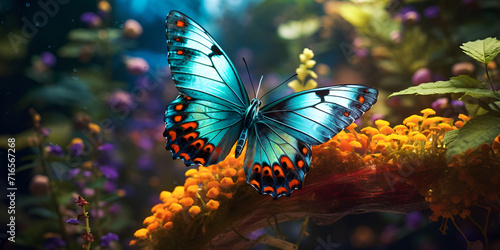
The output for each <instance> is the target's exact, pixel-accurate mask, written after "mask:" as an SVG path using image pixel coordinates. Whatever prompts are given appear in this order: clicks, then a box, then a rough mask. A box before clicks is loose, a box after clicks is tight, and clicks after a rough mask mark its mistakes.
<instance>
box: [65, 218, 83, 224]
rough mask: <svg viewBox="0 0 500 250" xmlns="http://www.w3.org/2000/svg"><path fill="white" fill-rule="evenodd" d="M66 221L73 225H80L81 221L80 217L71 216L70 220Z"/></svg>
mask: <svg viewBox="0 0 500 250" xmlns="http://www.w3.org/2000/svg"><path fill="white" fill-rule="evenodd" d="M66 223H68V224H71V225H80V221H79V220H78V219H74V218H70V219H69V220H67V221H66Z"/></svg>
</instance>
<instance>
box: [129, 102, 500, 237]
mask: <svg viewBox="0 0 500 250" xmlns="http://www.w3.org/2000/svg"><path fill="white" fill-rule="evenodd" d="M421 113H422V115H412V116H410V117H408V118H406V119H404V121H403V124H400V125H396V126H394V127H392V126H390V124H389V122H387V121H384V120H377V121H376V122H375V125H376V127H365V128H362V129H361V130H359V132H358V131H356V124H351V125H350V126H349V127H347V128H346V130H345V131H342V132H340V133H339V134H337V135H336V136H335V137H333V138H332V139H331V140H330V141H328V142H326V143H324V144H322V145H319V146H315V147H313V157H312V164H311V172H312V171H320V172H321V171H331V173H330V172H329V173H325V174H324V175H325V176H328V175H329V174H339V173H340V174H341V173H349V172H352V171H354V170H357V169H362V168H367V167H368V168H372V169H374V170H375V169H377V170H378V169H380V170H382V171H389V173H390V171H393V170H394V169H396V170H400V169H402V168H404V167H405V164H411V167H412V168H413V169H414V170H413V172H412V173H411V174H409V175H407V176H405V182H406V183H410V184H411V185H413V186H415V188H416V189H417V190H418V192H419V193H420V194H421V195H422V200H424V197H425V201H427V202H429V207H430V209H431V210H432V211H433V214H432V215H431V217H430V218H431V220H433V221H436V220H437V219H438V218H439V217H443V218H444V219H445V220H444V221H443V222H444V223H445V222H446V221H447V220H448V219H451V220H453V217H454V216H457V215H458V216H461V217H463V218H470V219H472V217H471V216H470V207H471V206H482V207H485V208H486V209H488V211H490V210H491V208H494V209H498V208H499V190H500V162H499V161H498V160H497V159H498V158H497V157H499V156H500V135H499V136H498V137H497V138H496V139H495V142H494V143H493V144H492V145H491V146H490V145H483V146H482V147H480V148H478V149H471V150H468V151H467V152H466V153H464V154H462V155H459V156H456V157H453V159H452V161H451V162H449V163H447V162H446V157H445V153H446V145H445V143H444V142H443V138H444V135H445V133H446V132H448V131H450V130H456V129H458V128H460V127H462V126H463V125H464V123H466V122H467V121H469V120H470V117H468V116H466V115H459V120H458V121H454V119H452V118H444V117H439V116H434V114H435V113H436V112H435V111H434V110H432V109H424V110H422V111H421ZM233 150H234V148H233ZM333 163H335V165H336V167H334V168H332V167H329V166H331V165H332V164H333ZM242 165H243V157H240V158H239V159H235V158H234V153H233V152H231V153H230V154H229V156H228V157H227V158H226V159H225V160H224V161H222V162H220V163H219V164H216V165H213V166H208V167H201V166H200V167H199V168H198V169H189V170H188V171H187V172H186V174H185V175H186V177H187V179H186V181H185V183H184V186H178V187H176V188H175V189H174V191H172V192H168V191H163V192H162V193H161V194H160V199H161V201H162V203H160V204H157V205H155V206H154V207H153V208H152V209H151V212H152V213H153V215H151V216H149V217H147V218H146V219H145V220H144V225H145V228H142V229H139V230H137V231H136V233H135V234H134V236H135V237H136V238H137V240H133V241H132V242H131V244H132V245H134V244H138V243H139V242H143V243H145V244H153V245H155V243H156V242H157V241H158V240H161V239H160V238H162V237H163V239H164V238H165V237H169V239H168V240H167V242H171V241H172V240H173V241H174V242H179V241H181V239H180V238H183V240H184V241H186V240H191V239H186V238H185V237H186V235H194V234H187V233H186V232H188V231H196V232H197V233H201V234H202V235H205V233H207V232H210V231H208V230H207V229H206V228H205V227H209V226H208V225H209V224H210V221H217V220H220V219H221V216H222V217H224V216H225V215H226V214H227V213H228V211H235V210H238V209H241V207H240V206H241V202H239V200H240V201H241V200H244V199H246V197H248V196H247V193H245V192H247V191H245V190H250V191H253V192H256V191H255V190H253V189H244V188H240V187H246V186H247V184H246V183H245V180H246V178H245V173H244V171H243V169H242ZM322 166H328V167H322ZM315 167H316V168H317V169H316V168H315ZM384 168H385V169H386V170H383V169H384ZM391 169H392V170H391ZM335 172H336V173H335ZM428 173H431V174H432V176H433V177H432V178H430V177H429V176H427V174H428ZM316 174H317V173H316ZM306 179H307V177H306ZM240 184H241V185H240ZM379 188H380V187H379ZM292 196H293V194H292ZM260 197H261V198H260V199H265V198H268V197H267V196H260ZM257 199H259V198H257ZM282 199H287V198H286V197H285V198H282ZM274 202H276V201H274ZM250 203H251V204H257V203H255V202H250ZM215 217H217V218H215ZM214 225H215V227H217V226H220V224H216V223H215V224H212V225H210V226H214ZM196 227H197V228H198V229H194V228H196ZM199 228H201V229H199ZM443 228H444V229H443V230H445V229H446V228H445V227H443ZM482 230H483V229H482ZM164 242H165V241H164ZM168 244H170V243H168Z"/></svg>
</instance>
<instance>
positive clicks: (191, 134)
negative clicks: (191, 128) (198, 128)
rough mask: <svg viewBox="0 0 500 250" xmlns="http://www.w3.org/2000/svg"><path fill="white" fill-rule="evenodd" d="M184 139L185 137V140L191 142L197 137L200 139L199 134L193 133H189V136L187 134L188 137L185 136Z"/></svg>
mask: <svg viewBox="0 0 500 250" xmlns="http://www.w3.org/2000/svg"><path fill="white" fill-rule="evenodd" d="M183 137H184V139H186V140H188V141H190V140H193V139H195V138H196V137H198V133H196V132H191V133H189V134H186V135H185V136H183Z"/></svg>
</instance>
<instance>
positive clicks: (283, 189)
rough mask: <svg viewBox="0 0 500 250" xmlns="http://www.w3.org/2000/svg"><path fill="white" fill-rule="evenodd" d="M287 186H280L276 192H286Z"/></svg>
mask: <svg viewBox="0 0 500 250" xmlns="http://www.w3.org/2000/svg"><path fill="white" fill-rule="evenodd" d="M286 191H287V190H286V187H279V188H278V190H276V193H278V194H282V193H286Z"/></svg>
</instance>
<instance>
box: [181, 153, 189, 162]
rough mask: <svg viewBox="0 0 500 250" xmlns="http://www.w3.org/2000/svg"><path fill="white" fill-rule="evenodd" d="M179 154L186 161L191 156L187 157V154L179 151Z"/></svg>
mask: <svg viewBox="0 0 500 250" xmlns="http://www.w3.org/2000/svg"><path fill="white" fill-rule="evenodd" d="M180 156H181V157H182V158H184V159H185V160H186V161H189V159H191V157H189V155H188V154H186V153H181V154H180Z"/></svg>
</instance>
